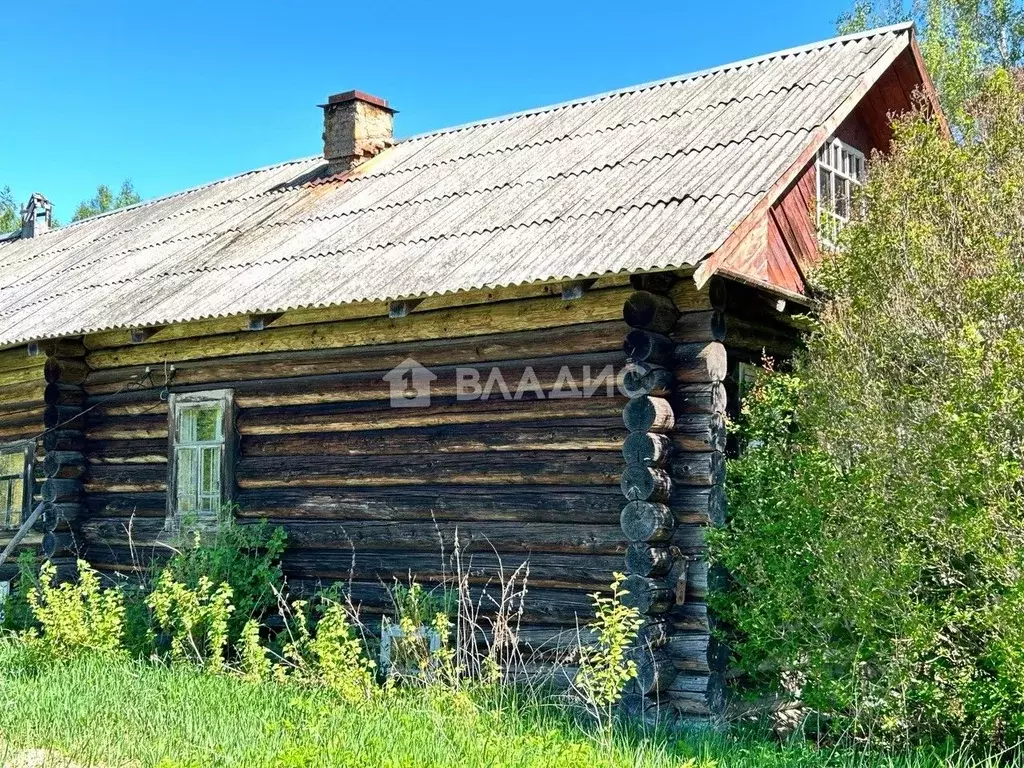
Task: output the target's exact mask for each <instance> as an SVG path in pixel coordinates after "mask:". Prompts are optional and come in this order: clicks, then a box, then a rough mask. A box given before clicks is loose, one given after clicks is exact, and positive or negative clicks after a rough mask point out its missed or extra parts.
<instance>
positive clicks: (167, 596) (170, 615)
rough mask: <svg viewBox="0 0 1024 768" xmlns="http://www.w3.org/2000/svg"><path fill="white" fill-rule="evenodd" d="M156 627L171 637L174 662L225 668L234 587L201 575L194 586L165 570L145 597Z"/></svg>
mask: <svg viewBox="0 0 1024 768" xmlns="http://www.w3.org/2000/svg"><path fill="white" fill-rule="evenodd" d="M146 605H148V606H149V608H150V610H152V611H153V618H154V624H155V628H156V630H157V631H158V632H162V633H165V634H166V635H167V636H168V637H169V638H170V645H171V660H172V661H175V662H178V663H192V664H196V665H198V666H203V667H205V668H206V669H208V670H210V671H211V672H218V671H220V670H221V669H223V667H224V661H225V659H224V653H225V650H226V648H227V645H228V622H229V620H230V618H231V614H232V613H233V612H234V610H235V607H234V605H232V603H231V587H230V586H229V585H228V584H226V583H224V582H220V583H219V584H216V585H215V584H214V582H213V580H212V579H210V578H209V577H207V576H200V577H199V580H198V584H197V585H196V586H195V587H192V586H190V585H188V584H186V583H184V582H181V581H178V580H177V579H175V577H174V573H173V571H171V570H170V569H167V570H164V571H163V572H162V573H161V574H160V578H159V580H158V581H157V583H156V587H155V588H154V589H153V591H152V592H150V593H149V594H148V595H147V596H146Z"/></svg>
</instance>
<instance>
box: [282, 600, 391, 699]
mask: <svg viewBox="0 0 1024 768" xmlns="http://www.w3.org/2000/svg"><path fill="white" fill-rule="evenodd" d="M308 609H309V605H308V603H307V602H306V601H304V600H297V601H295V602H294V603H292V605H291V615H290V620H289V621H288V627H287V633H288V635H289V639H288V641H287V642H286V643H285V646H284V651H283V661H284V663H283V664H278V665H277V666H276V669H275V673H276V675H277V677H278V678H281V679H290V680H293V681H295V682H298V683H301V684H303V685H310V686H315V687H323V688H326V689H327V690H329V691H332V692H333V693H336V694H339V695H341V696H342V697H343V698H344V699H346V700H348V701H360V700H364V699H367V698H369V697H371V696H372V695H373V693H374V692H375V690H376V684H375V680H374V669H375V667H376V665H375V664H374V662H373V661H372V660H371V659H370V658H369V657H368V656H367V654H366V648H365V646H364V644H363V642H362V639H361V638H360V637H359V635H358V633H357V632H356V630H355V628H354V627H353V626H352V622H351V621H349V617H348V614H347V613H346V612H345V607H344V606H343V605H342V604H341V603H340V602H338V601H337V600H334V599H332V598H331V597H330V596H329V595H324V594H321V595H320V596H319V599H318V611H319V613H320V617H319V620H318V621H317V622H316V625H315V627H313V626H311V625H312V623H313V622H312V621H311V616H310V615H309V613H308Z"/></svg>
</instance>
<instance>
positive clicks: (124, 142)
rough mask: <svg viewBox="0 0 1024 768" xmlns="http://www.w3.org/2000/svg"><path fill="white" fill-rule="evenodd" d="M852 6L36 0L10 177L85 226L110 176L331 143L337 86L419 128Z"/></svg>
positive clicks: (5, 105)
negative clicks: (326, 114) (330, 108)
mask: <svg viewBox="0 0 1024 768" xmlns="http://www.w3.org/2000/svg"><path fill="white" fill-rule="evenodd" d="M849 4H850V3H848V2H845V1H844V0H782V1H781V2H775V1H772V0H767V1H766V0H719V2H707V0H700V1H699V2H698V1H697V0H677V1H676V2H663V3H646V2H631V3H630V2H621V1H620V2H617V3H607V2H602V1H600V0H589V1H588V2H573V3H569V2H558V1H557V0H547V2H535V1H534V0H521V1H520V2H516V3H501V2H489V3H488V2H475V3H468V2H467V3H454V2H443V1H442V0H432V1H429V2H419V3H405V2H400V1H399V2H380V3H373V2H370V3H366V2H362V3H350V2H343V1H338V2H326V1H324V2H317V0H307V2H304V3H296V2H280V0H279V1H277V2H269V1H259V0H253V1H252V2H245V3H243V2H235V1H233V0H221V1H220V2H211V1H210V0H207V1H206V2H198V1H197V0H173V1H172V2H160V3H157V2H150V1H149V0H134V1H133V2H115V1H114V0H109V1H108V0H96V1H95V2H91V3H85V2H81V0H51V2H49V3H44V4H41V5H40V4H37V5H32V4H29V5H27V6H24V7H23V10H25V12H26V15H21V14H13V15H12V14H11V13H7V14H5V15H4V19H5V20H4V23H3V24H2V26H0V71H3V72H5V73H6V74H7V79H8V82H7V87H6V88H4V89H3V90H4V93H5V96H4V98H3V99H2V100H0V186H4V185H9V186H10V187H11V188H12V191H13V192H14V194H15V196H16V198H17V199H18V200H19V201H20V200H24V199H25V198H27V196H28V195H29V193H31V192H33V191H39V192H42V193H43V194H45V195H46V196H47V197H49V198H50V199H51V200H52V201H53V202H54V204H55V208H56V212H57V215H58V217H59V218H61V219H62V220H64V221H65V222H66V221H67V220H68V219H69V218H70V215H71V213H72V211H73V210H74V208H75V206H76V205H77V203H78V202H79V201H80V200H82V199H85V198H88V197H91V196H92V194H93V192H94V190H95V188H96V185H97V184H98V183H100V182H105V183H107V184H110V185H111V186H116V185H119V184H120V182H121V180H123V179H124V178H126V177H127V178H131V179H132V180H133V182H134V183H135V186H136V188H137V189H138V190H139V192H140V193H141V194H142V196H143V197H145V198H150V197H156V196H158V195H163V194H168V193H171V192H175V191H178V190H181V189H184V188H186V187H190V186H194V185H196V184H200V183H203V182H206V181H211V180H214V179H217V178H220V177H223V176H228V175H231V174H233V173H238V172H241V171H245V170H249V169H252V168H256V167H259V166H262V165H267V164H270V163H274V162H278V161H282V160H288V159H291V158H296V157H305V156H309V155H314V154H317V153H319V152H320V150H321V140H320V131H321V113H320V110H319V109H317V107H316V105H317V104H319V103H322V102H323V101H324V100H325V99H326V97H327V95H328V94H331V93H336V92H339V91H344V90H348V89H350V88H359V89H361V90H364V91H369V92H370V93H373V94H376V95H379V96H382V97H384V98H386V99H388V100H389V101H390V102H391V104H392V105H393V106H394V107H396V108H397V109H398V110H399V115H398V116H397V118H396V133H398V134H399V135H401V136H409V135H412V134H416V133H421V132H423V131H428V130H432V129H435V128H440V127H444V126H446V125H455V124H458V123H463V122H467V121H470V120H476V119H479V118H483V117H488V116H493V115H498V114H502V113H507V112H513V111H517V110H521V109H526V108H529V107H534V106H539V105H543V104H549V103H554V102H559V101H565V100H567V99H571V98H576V97H579V96H585V95H588V94H591V93H598V92H601V91H607V90H611V89H614V88H618V87H622V86H626V85H631V84H635V83H639V82H644V81H648V80H656V79H660V78H663V77H668V76H670V75H675V74H681V73H684V72H690V71H694V70H698V69H703V68H705V67H709V66H714V65H717V64H723V63H726V62H729V61H734V60H737V59H742V58H746V57H749V56H754V55H757V54H761V53H767V52H769V51H773V50H777V49H780V48H787V47H790V46H793V45H799V44H803V43H807V42H812V41H814V40H818V39H822V38H826V37H831V36H832V35H833V34H834V30H835V20H836V18H837V17H838V16H839V14H840V13H841V12H842V11H843V10H845V9H846V8H847V7H848V6H849ZM30 14H34V16H33V18H31V19H29V18H28V15H30Z"/></svg>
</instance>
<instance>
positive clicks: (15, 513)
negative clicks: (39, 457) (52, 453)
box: [0, 441, 35, 528]
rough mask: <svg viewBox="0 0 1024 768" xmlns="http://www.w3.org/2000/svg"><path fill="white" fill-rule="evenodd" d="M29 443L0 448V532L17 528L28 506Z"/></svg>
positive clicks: (31, 454) (32, 448) (32, 449)
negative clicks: (4, 529) (0, 530)
mask: <svg viewBox="0 0 1024 768" xmlns="http://www.w3.org/2000/svg"><path fill="white" fill-rule="evenodd" d="M34 457H35V444H34V443H32V442H31V441H27V442H20V443H8V444H6V445H0V528H19V527H21V521H22V520H23V519H24V518H25V514H26V511H27V510H28V508H29V506H30V505H31V503H32V460H33V458H34Z"/></svg>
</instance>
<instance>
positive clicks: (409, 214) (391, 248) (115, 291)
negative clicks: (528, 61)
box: [0, 25, 911, 346]
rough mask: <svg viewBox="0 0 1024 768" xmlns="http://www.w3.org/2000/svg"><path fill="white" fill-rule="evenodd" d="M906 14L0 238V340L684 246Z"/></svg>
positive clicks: (721, 217) (814, 120) (528, 276)
mask: <svg viewBox="0 0 1024 768" xmlns="http://www.w3.org/2000/svg"><path fill="white" fill-rule="evenodd" d="M910 35H911V27H910V26H909V25H900V26H897V27H890V28H886V29H883V30H875V31H872V32H867V33H864V34H862V35H856V36H850V37H845V38H836V39H833V40H829V41H825V42H822V43H818V44H815V45H811V46H807V47H804V48H799V49H792V50H789V51H783V52H779V53H776V54H771V55H768V56H764V57H761V58H758V59H753V60H749V61H745V62H739V63H736V64H731V65H728V66H724V67H721V68H718V69H714V70H710V71H706V72H700V73H696V74H692V75H685V76H680V77H677V78H672V79H669V80H665V81H661V82H658V83H650V84H646V85H641V86H636V87H633V88H629V89H625V90H622V91H617V92H614V93H609V94H602V95H600V96H594V97H591V98H588V99H583V100H579V101H574V102H571V103H567V104H560V105H556V106H553V107H547V108H544V109H538V110H533V111H530V112H525V113H520V114H516V115H510V116H506V117H500V118H495V119H493V120H488V121H483V122H480V123H475V124H473V125H469V126H461V127H457V128H452V129H448V130H445V131H441V132H437V133H432V134H427V135H423V136H416V137H413V138H410V139H406V140H403V141H401V142H399V143H398V144H397V145H396V146H395V147H393V148H391V149H389V150H387V151H386V152H384V153H383V154H382V155H380V156H379V157H377V158H375V159H374V160H373V161H371V162H370V163H368V164H366V165H364V166H363V167H362V168H360V169H358V170H357V171H356V172H355V173H354V174H352V175H350V176H349V177H347V178H344V179H337V180H328V181H324V182H322V183H315V184H314V183H310V182H312V181H314V180H317V179H319V178H320V177H321V176H322V175H323V174H324V172H325V170H326V163H325V162H324V161H323V159H322V158H320V157H314V158H309V159H305V160H297V161H294V162H291V163H284V164H281V165H276V166H273V167H270V168H265V169H262V170H258V171H253V172H250V173H246V174H242V175H240V176H236V177H232V178H229V179H224V180H222V181H218V182H214V183H212V184H208V185H205V186H202V187H198V188H196V189H193V190H189V191H186V192H182V193H180V194H177V195H173V196H170V197H166V198H162V199H158V200H154V201H151V202H147V203H143V204H141V205H138V206H134V207H132V208H127V209H122V210H120V211H116V212H113V213H110V214H106V215H103V216H99V217H96V218H93V219H88V220H86V221H83V222H79V223H76V224H72V225H70V226H68V227H65V228H63V229H60V230H56V231H54V232H50V233H47V234H44V235H41V236H39V237H35V238H31V239H9V240H6V241H0V346H6V345H10V344H14V343H20V342H24V341H28V340H35V339H43V338H51V337H56V336H63V335H71V334H79V333H86V332H93V331H99V330H105V329H111V328H123V327H141V326H150V325H164V324H168V323H171V322H178V321H187V320H194V319H200V318H204V317H215V316H224V315H232V314H248V313H268V312H279V311H284V310H287V309H293V308H297V307H309V306H328V305H334V304H342V303H347V302H353V301H364V300H389V299H398V298H405V297H413V296H421V295H431V294H439V293H448V292H453V291H458V290H466V289H473V288H482V287H497V286H504V285H516V284H521V283H527V282H534V281H545V280H558V279H574V278H584V277H591V276H599V275H602V274H608V273H617V272H636V271H645V270H659V269H672V268H678V267H684V266H687V265H694V264H697V263H698V262H699V261H701V260H702V259H703V258H704V257H705V256H707V255H708V254H709V253H711V252H713V251H714V250H715V249H717V248H718V246H719V245H721V243H722V242H723V241H724V240H725V238H726V237H727V236H728V234H729V233H730V231H731V230H732V229H733V228H734V227H735V226H736V224H738V223H739V222H740V221H741V220H742V219H743V217H744V216H745V215H746V214H747V213H749V212H750V210H751V209H752V208H753V207H754V206H755V205H756V204H757V203H758V202H759V201H760V200H761V198H762V197H763V196H764V195H765V193H766V192H767V191H768V190H769V188H770V187H771V186H772V184H773V182H775V181H776V180H777V179H778V178H779V177H780V176H781V175H782V174H783V173H784V172H785V171H786V170H787V169H788V168H789V167H790V166H791V165H792V164H793V163H794V162H795V161H796V160H797V158H798V157H799V155H800V154H801V152H802V150H804V149H806V147H807V145H808V143H809V141H810V140H811V135H812V133H813V132H814V131H815V129H817V128H818V127H819V126H821V125H822V124H823V123H825V122H826V121H827V120H828V119H829V118H830V117H831V116H832V115H833V113H834V112H835V111H836V110H837V108H838V107H839V106H840V105H842V104H843V103H844V102H845V101H847V99H848V98H849V97H850V96H851V95H852V94H854V93H855V92H856V91H857V89H858V87H859V86H860V85H861V84H862V82H863V81H864V80H865V78H866V77H868V75H869V72H871V71H872V68H873V67H875V65H877V64H879V63H880V62H883V61H886V60H891V59H892V58H894V56H895V55H896V54H897V53H899V52H900V51H902V50H903V49H904V48H905V47H906V46H907V45H908V44H909V42H910Z"/></svg>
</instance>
